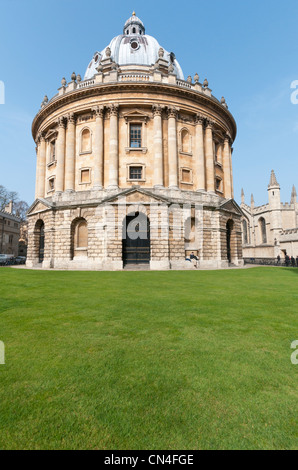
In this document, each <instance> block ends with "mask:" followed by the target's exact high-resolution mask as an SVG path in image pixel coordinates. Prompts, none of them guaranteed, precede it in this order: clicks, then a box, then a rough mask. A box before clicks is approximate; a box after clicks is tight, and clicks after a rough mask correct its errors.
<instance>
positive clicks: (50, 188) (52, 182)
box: [49, 178, 55, 191]
mask: <svg viewBox="0 0 298 470" xmlns="http://www.w3.org/2000/svg"><path fill="white" fill-rule="evenodd" d="M54 189H55V178H50V179H49V191H54Z"/></svg>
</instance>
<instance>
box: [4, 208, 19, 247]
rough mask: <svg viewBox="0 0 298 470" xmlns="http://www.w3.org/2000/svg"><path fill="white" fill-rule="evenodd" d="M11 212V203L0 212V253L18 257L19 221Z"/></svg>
mask: <svg viewBox="0 0 298 470" xmlns="http://www.w3.org/2000/svg"><path fill="white" fill-rule="evenodd" d="M11 212H12V204H11V203H10V204H9V205H8V206H6V207H5V210H4V211H0V253H1V254H5V255H13V256H18V249H19V239H20V224H21V220H20V219H19V217H16V216H15V215H12V213H11Z"/></svg>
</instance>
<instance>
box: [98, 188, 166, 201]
mask: <svg viewBox="0 0 298 470" xmlns="http://www.w3.org/2000/svg"><path fill="white" fill-rule="evenodd" d="M119 202H120V203H121V202H123V203H124V202H125V203H126V204H154V203H155V204H171V203H172V202H171V201H170V199H168V198H165V197H162V196H159V195H157V194H154V193H152V192H151V191H147V190H145V189H141V188H130V189H126V190H124V191H121V192H119V193H117V194H114V195H113V196H111V197H108V198H106V199H104V200H103V201H102V204H113V203H119Z"/></svg>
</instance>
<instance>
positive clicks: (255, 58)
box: [0, 0, 298, 204]
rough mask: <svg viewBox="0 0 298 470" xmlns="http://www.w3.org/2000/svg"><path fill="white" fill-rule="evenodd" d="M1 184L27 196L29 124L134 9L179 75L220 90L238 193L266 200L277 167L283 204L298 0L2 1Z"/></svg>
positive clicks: (295, 148) (295, 150)
mask: <svg viewBox="0 0 298 470" xmlns="http://www.w3.org/2000/svg"><path fill="white" fill-rule="evenodd" d="M0 8H1V10H0V80H1V81H3V82H4V83H5V92H6V93H5V98H6V102H5V105H0V158H1V173H0V175H1V176H0V184H3V185H4V186H6V187H7V188H9V189H11V190H15V191H18V192H19V194H20V196H21V198H22V199H25V200H26V201H27V202H28V203H31V202H32V201H33V199H34V185H35V158H36V157H35V149H34V147H35V144H34V142H33V140H32V137H31V123H32V120H33V118H34V115H35V114H36V112H37V111H38V110H39V106H40V103H41V101H42V99H43V97H44V95H45V94H47V95H48V96H49V98H51V97H52V96H53V95H54V94H55V93H56V91H57V88H58V87H59V86H60V82H61V78H62V77H63V76H65V77H66V78H67V80H70V76H71V73H72V72H73V71H75V72H76V73H80V74H81V75H84V73H85V70H86V67H87V65H88V63H89V61H90V60H91V58H92V56H93V53H94V52H95V51H96V50H101V49H103V48H104V47H106V46H107V45H108V43H109V42H110V40H111V39H112V38H113V37H114V36H116V35H118V34H121V33H122V28H123V24H124V22H125V21H126V19H127V18H128V17H129V16H130V15H131V13H132V11H133V10H135V11H136V13H137V15H138V16H139V17H140V18H141V19H142V20H143V22H144V24H145V27H146V32H147V33H148V34H150V35H152V36H154V37H156V39H157V40H158V41H159V43H160V44H161V45H162V46H163V47H165V48H166V49H167V50H170V51H173V52H175V54H176V57H177V59H178V61H179V62H180V65H181V66H182V69H183V71H184V75H185V77H187V76H188V75H192V76H194V74H195V73H196V72H197V73H198V74H199V76H200V79H201V80H204V79H205V78H206V77H207V78H208V80H209V86H210V88H212V90H213V94H214V95H215V96H216V97H217V98H219V99H220V98H221V96H225V98H226V100H227V103H228V105H229V109H230V111H231V112H232V114H233V115H234V117H235V119H236V122H237V125H238V136H237V139H236V141H235V144H234V154H233V166H234V186H235V199H236V200H237V201H238V202H239V201H240V191H241V187H243V188H244V190H245V194H246V201H247V202H249V201H250V194H251V193H252V192H253V193H254V196H255V202H256V204H263V203H266V202H267V191H266V189H267V184H268V182H269V177H270V171H271V169H272V168H273V169H275V171H276V175H277V179H278V181H279V183H280V184H281V188H282V191H281V195H282V200H283V201H289V199H290V193H291V188H292V185H293V184H296V185H297V186H298V171H297V170H298V158H297V156H298V145H297V142H298V105H296V106H295V105H293V104H292V103H291V100H290V98H291V93H292V90H291V89H290V85H291V82H292V81H293V80H298V27H297V24H298V2H297V0H290V1H287V0H285V1H284V2H280V1H276V0H270V1H269V0H261V1H260V0H259V1H257V0H246V1H243V0H242V1H239V0H237V1H236V0H226V1H223V0H209V1H208V2H203V1H200V0H196V1H193V0H189V1H188V2H181V1H176V0H172V1H162V2H161V1H156V0H151V1H150V2H149V1H148V0H147V1H143V0H135V1H125V0H122V1H118V0H117V1H113V0H109V1H105V0H104V1H103V0H102V1H100V0H88V1H86V2H83V1H82V0H59V1H57V0H51V1H49V0H48V1H45V0H0Z"/></svg>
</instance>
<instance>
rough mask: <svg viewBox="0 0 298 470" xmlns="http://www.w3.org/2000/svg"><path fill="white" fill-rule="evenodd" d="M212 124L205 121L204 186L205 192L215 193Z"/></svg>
mask: <svg viewBox="0 0 298 470" xmlns="http://www.w3.org/2000/svg"><path fill="white" fill-rule="evenodd" d="M212 128H213V125H212V122H211V121H207V125H206V129H205V155H206V186H207V191H213V192H214V191H215V172H214V148H213V132H212Z"/></svg>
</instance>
